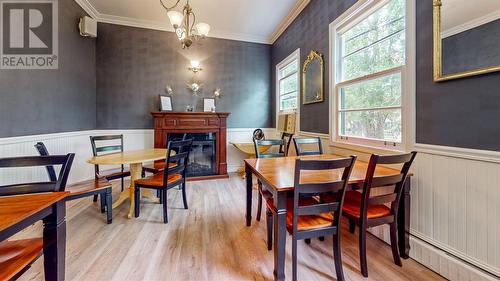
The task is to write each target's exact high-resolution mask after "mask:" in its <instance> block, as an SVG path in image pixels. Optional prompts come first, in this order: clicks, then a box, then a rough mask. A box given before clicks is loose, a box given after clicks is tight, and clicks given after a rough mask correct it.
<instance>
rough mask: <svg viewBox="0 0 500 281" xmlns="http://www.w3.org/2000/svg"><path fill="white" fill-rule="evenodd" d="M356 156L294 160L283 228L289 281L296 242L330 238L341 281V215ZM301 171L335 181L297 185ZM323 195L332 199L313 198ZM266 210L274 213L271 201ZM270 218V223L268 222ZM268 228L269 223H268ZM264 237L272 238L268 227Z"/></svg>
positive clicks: (319, 181)
mask: <svg viewBox="0 0 500 281" xmlns="http://www.w3.org/2000/svg"><path fill="white" fill-rule="evenodd" d="M355 162H356V156H351V157H348V158H342V159H332V160H302V159H300V158H298V159H297V160H296V161H295V177H294V191H293V198H290V199H289V200H288V203H287V213H286V215H287V219H286V228H287V231H288V233H290V234H291V235H292V270H293V280H297V256H298V253H297V241H298V240H303V239H304V240H305V239H311V238H315V237H322V236H326V235H332V236H333V256H334V259H335V272H336V274H337V280H344V273H343V269H342V257H341V252H342V250H341V244H340V237H341V233H340V232H341V231H340V230H341V227H340V222H341V216H342V205H343V202H344V195H345V191H346V187H347V184H348V183H349V178H350V176H351V172H352V169H353V167H354V163H355ZM304 171H307V172H309V171H331V173H332V174H333V175H336V174H338V175H339V176H338V178H337V177H336V176H333V177H332V178H337V179H335V180H330V181H324V180H323V181H321V180H319V179H318V181H317V182H310V181H308V182H307V183H301V179H302V177H301V176H302V172H304ZM311 195H319V197H321V195H325V196H329V197H330V198H334V199H332V200H330V201H328V202H324V201H322V200H319V199H318V198H317V197H316V196H314V197H311ZM268 206H269V209H270V210H276V208H275V206H274V203H273V201H272V200H270V201H269V202H268ZM272 219H273V218H272V216H271V221H272ZM271 225H272V223H271ZM267 233H268V236H271V235H272V228H271V227H268V228H267Z"/></svg>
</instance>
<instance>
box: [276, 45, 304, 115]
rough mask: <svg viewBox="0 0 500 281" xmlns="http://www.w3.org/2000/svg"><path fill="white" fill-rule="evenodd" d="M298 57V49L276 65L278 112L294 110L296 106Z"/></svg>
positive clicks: (298, 86)
mask: <svg viewBox="0 0 500 281" xmlns="http://www.w3.org/2000/svg"><path fill="white" fill-rule="evenodd" d="M299 59H300V50H297V51H295V52H293V53H292V54H291V55H290V56H289V57H288V58H286V59H285V60H283V61H282V62H280V63H279V64H278V65H277V66H276V77H277V79H276V80H277V81H276V86H277V91H276V92H277V94H278V97H277V99H278V113H286V112H290V111H294V110H296V109H297V107H298V102H299V101H298V99H299V98H298V97H299V90H300V84H299Z"/></svg>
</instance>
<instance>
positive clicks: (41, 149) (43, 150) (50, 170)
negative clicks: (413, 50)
mask: <svg viewBox="0 0 500 281" xmlns="http://www.w3.org/2000/svg"><path fill="white" fill-rule="evenodd" d="M35 148H36V150H38V153H39V154H40V156H49V155H50V154H49V151H48V150H47V147H46V146H45V144H44V143H43V142H37V143H36V144H35ZM45 169H47V174H49V180H50V181H57V176H56V170H55V169H54V166H52V165H50V166H45Z"/></svg>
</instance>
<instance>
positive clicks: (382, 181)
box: [342, 152, 417, 277]
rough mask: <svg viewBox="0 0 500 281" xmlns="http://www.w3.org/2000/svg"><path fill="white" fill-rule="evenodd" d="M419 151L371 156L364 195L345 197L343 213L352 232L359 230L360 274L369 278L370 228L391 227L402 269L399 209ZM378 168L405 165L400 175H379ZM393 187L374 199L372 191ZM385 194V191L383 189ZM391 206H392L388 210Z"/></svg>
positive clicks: (351, 193) (395, 256)
mask: <svg viewBox="0 0 500 281" xmlns="http://www.w3.org/2000/svg"><path fill="white" fill-rule="evenodd" d="M416 155H417V152H411V153H407V154H399V155H383V156H382V155H372V156H371V158H370V162H369V164H368V169H367V172H366V177H365V182H364V185H363V192H362V193H360V192H357V191H348V192H347V193H346V196H345V202H344V206H343V211H342V214H343V215H344V216H345V217H347V218H348V220H349V232H351V233H354V230H355V229H354V228H355V226H358V227H359V259H360V265H361V273H362V274H363V276H364V277H368V265H367V262H366V230H367V228H370V227H375V226H379V225H384V224H389V226H390V227H389V230H390V236H391V249H392V256H393V259H394V263H395V264H396V265H399V266H402V263H401V258H400V257H399V252H398V243H397V242H398V241H397V223H398V208H399V201H400V200H401V194H402V193H403V189H404V185H405V182H406V180H408V177H407V176H408V172H409V171H410V167H411V164H412V163H413V160H414V159H415V157H416ZM379 165H402V167H401V170H400V172H399V173H398V174H394V175H388V176H377V174H376V169H377V167H378V166H379ZM387 187H389V188H390V187H393V188H391V190H392V191H390V192H385V193H380V192H379V194H377V195H375V196H372V191H374V190H377V189H378V190H380V188H387ZM381 191H383V190H381ZM386 204H388V205H389V206H390V207H387V206H386Z"/></svg>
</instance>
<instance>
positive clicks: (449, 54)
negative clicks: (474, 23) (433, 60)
mask: <svg viewBox="0 0 500 281" xmlns="http://www.w3.org/2000/svg"><path fill="white" fill-rule="evenodd" d="M442 44H443V46H442V48H443V73H444V74H449V73H457V72H463V71H467V70H473V69H478V68H484V67H489V66H496V65H500V52H499V51H498V50H499V48H500V20H495V21H492V22H489V23H487V24H483V25H481V26H478V27H476V28H472V29H469V30H466V31H464V32H461V33H458V34H455V35H453V36H450V37H447V38H445V39H443V43H442Z"/></svg>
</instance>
